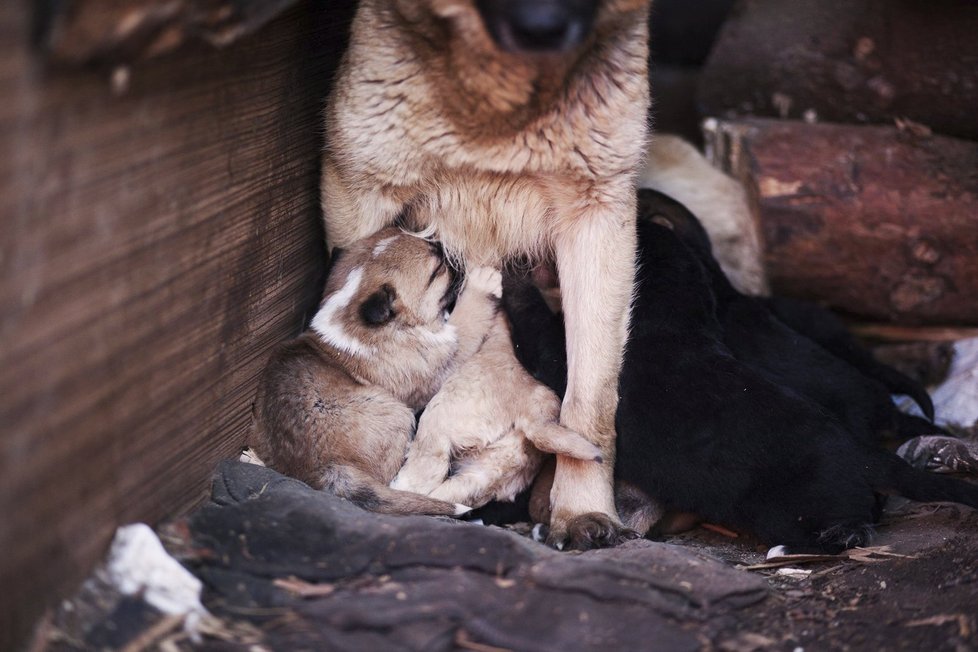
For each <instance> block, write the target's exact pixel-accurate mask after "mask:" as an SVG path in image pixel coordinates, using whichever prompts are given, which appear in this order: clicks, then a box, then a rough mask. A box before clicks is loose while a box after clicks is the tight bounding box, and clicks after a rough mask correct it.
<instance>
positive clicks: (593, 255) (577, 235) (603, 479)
mask: <svg viewBox="0 0 978 652" xmlns="http://www.w3.org/2000/svg"><path fill="white" fill-rule="evenodd" d="M621 185H623V186H625V187H626V189H627V190H628V192H627V193H625V192H617V193H615V194H614V195H612V197H617V198H620V200H615V199H610V200H609V199H608V195H607V194H606V195H605V199H604V200H600V199H598V200H595V201H591V202H590V203H589V204H588V205H587V206H583V207H580V206H577V207H574V206H571V207H570V208H571V210H570V211H569V212H563V211H562V212H561V215H562V219H561V228H560V229H559V231H558V233H557V235H556V238H555V242H554V244H555V249H556V255H557V271H558V275H559V277H560V288H561V300H562V302H563V307H564V320H565V325H566V329H567V372H568V384H567V392H566V394H565V396H564V402H563V405H562V407H561V413H560V421H561V424H562V425H563V426H565V427H567V428H570V429H571V430H573V431H575V432H578V433H580V434H581V435H583V436H584V437H585V438H587V439H588V440H590V441H591V442H592V443H594V444H596V445H597V446H598V447H599V448H600V449H601V455H602V457H603V460H604V461H603V463H598V462H595V461H583V460H575V459H573V458H570V457H565V456H558V458H557V470H556V475H555V477H554V485H553V489H552V490H551V494H550V498H551V508H552V515H551V521H550V535H549V537H548V541H549V543H551V544H552V545H555V546H557V547H567V548H571V549H578V550H583V549H588V548H593V547H604V546H613V545H617V544H619V543H621V542H622V541H624V540H625V539H628V538H633V537H634V536H635V534H634V533H633V532H631V531H629V530H626V529H625V528H623V527H622V525H621V522H620V521H619V518H618V514H617V512H616V511H615V497H614V486H613V485H614V460H615V410H616V409H617V406H618V374H619V371H620V368H621V359H622V352H623V349H624V345H625V339H626V334H627V330H628V313H629V306H630V302H631V297H632V288H633V284H634V276H635V246H636V234H635V211H636V206H635V194H634V191H633V190H632V189H631V188H630V187H629V186H628V184H624V183H623V184H621ZM623 195H627V198H626V197H625V196H623ZM593 196H594V195H592V197H593ZM574 212H576V214H573V213H574Z"/></svg>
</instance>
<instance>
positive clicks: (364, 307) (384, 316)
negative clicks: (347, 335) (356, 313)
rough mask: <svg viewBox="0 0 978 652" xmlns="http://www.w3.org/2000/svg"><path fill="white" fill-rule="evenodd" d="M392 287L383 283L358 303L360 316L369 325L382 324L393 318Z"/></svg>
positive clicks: (393, 294)
mask: <svg viewBox="0 0 978 652" xmlns="http://www.w3.org/2000/svg"><path fill="white" fill-rule="evenodd" d="M396 297H397V294H396V293H395V292H394V288H392V287H391V286H389V285H383V286H381V288H380V289H379V290H377V291H376V292H374V293H373V294H371V295H370V296H369V297H367V300H366V301H364V302H363V303H362V304H360V317H361V319H363V321H364V322H365V323H367V324H369V325H371V326H383V325H384V324H386V323H388V322H389V321H390V320H392V319H393V318H394V315H395V314H396V312H395V310H394V299H395V298H396Z"/></svg>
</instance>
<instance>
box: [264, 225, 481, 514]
mask: <svg viewBox="0 0 978 652" xmlns="http://www.w3.org/2000/svg"><path fill="white" fill-rule="evenodd" d="M454 288H455V284H454V282H453V276H452V274H451V272H450V270H449V267H448V265H447V264H446V262H445V259H444V256H443V255H442V254H441V252H440V250H439V249H438V247H436V246H435V245H432V244H431V243H429V242H427V241H425V240H422V239H420V238H417V237H414V236H410V235H407V234H404V233H402V232H401V231H400V230H398V229H393V228H390V229H385V230H383V231H381V232H379V233H377V234H375V235H374V236H373V237H370V238H367V239H365V240H363V241H360V242H357V243H355V244H354V245H353V246H352V247H350V248H349V250H347V251H345V252H344V253H343V254H342V255H340V256H339V257H338V259H337V260H336V261H335V262H334V265H333V268H332V269H331V271H330V275H329V280H328V281H327V284H326V290H325V293H324V300H323V303H322V305H321V307H320V309H319V312H318V313H317V314H316V316H315V317H314V318H313V320H312V324H311V327H310V329H309V330H308V331H306V332H305V333H303V334H302V335H300V336H299V337H298V338H296V339H294V340H292V341H290V342H287V343H285V344H284V345H283V346H281V347H280V349H279V350H278V351H276V353H275V354H274V355H273V357H272V359H271V361H270V362H269V363H268V365H267V366H266V368H265V370H264V372H263V373H262V376H261V379H260V380H259V386H258V393H257V397H256V400H255V409H254V441H253V446H254V448H255V452H256V453H257V455H258V456H259V457H260V458H261V460H262V461H263V462H264V463H265V464H267V465H268V466H270V467H272V468H274V469H276V470H278V471H280V472H282V473H284V474H286V475H290V476H292V477H295V478H298V479H299V480H302V481H303V482H306V483H307V484H309V485H310V486H312V487H315V488H317V489H328V490H330V491H332V492H334V493H336V494H337V495H339V496H342V497H344V498H347V499H348V500H350V501H352V502H354V503H356V504H357V505H359V506H361V507H363V508H365V509H370V510H373V511H378V512H385V513H392V514H414V513H423V514H443V515H459V514H462V513H464V512H466V511H468V508H467V507H466V506H463V505H456V504H452V503H449V502H445V501H441V500H436V499H434V498H430V497H427V496H420V495H417V494H413V493H409V492H403V491H395V490H393V489H390V488H389V487H388V484H389V483H390V481H391V480H392V479H393V478H394V476H395V474H396V473H397V471H398V469H399V468H400V467H401V464H402V462H403V461H404V456H405V454H406V453H407V449H408V445H409V444H410V441H411V437H412V435H413V432H414V426H415V417H414V414H415V412H416V411H417V410H419V409H420V408H421V407H423V406H424V405H425V404H426V403H427V402H428V401H429V400H430V399H431V397H432V396H433V395H434V394H435V392H437V391H438V389H439V388H440V387H441V384H442V382H443V381H444V379H445V378H446V377H447V376H448V375H449V374H450V373H451V372H452V371H453V369H454V365H455V361H456V359H457V358H459V357H461V358H462V359H464V358H468V357H470V356H471V355H472V353H473V352H474V351H475V350H476V349H477V348H478V346H479V345H480V344H481V343H482V339H483V335H484V333H485V331H486V329H487V328H488V326H487V324H488V323H489V322H490V321H491V320H492V319H493V317H494V315H495V312H496V308H495V305H494V303H493V302H492V301H489V300H488V299H487V290H486V289H485V288H480V287H478V285H477V284H475V283H469V284H467V286H466V288H465V290H464V291H463V292H462V293H461V296H459V297H458V302H457V309H456V311H454V312H453V315H452V317H449V316H448V312H447V311H448V308H449V306H450V304H451V303H452V302H453V301H454V300H455V295H456V294H457V292H456V290H455V289H454ZM456 316H457V317H456Z"/></svg>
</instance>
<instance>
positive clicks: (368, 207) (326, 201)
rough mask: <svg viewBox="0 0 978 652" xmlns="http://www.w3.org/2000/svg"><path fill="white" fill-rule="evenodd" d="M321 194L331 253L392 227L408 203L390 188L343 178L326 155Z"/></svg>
mask: <svg viewBox="0 0 978 652" xmlns="http://www.w3.org/2000/svg"><path fill="white" fill-rule="evenodd" d="M320 192H321V202H322V209H323V220H324V226H325V230H326V246H327V247H329V249H330V251H332V250H333V248H334V247H346V246H349V245H350V244H352V243H354V242H356V241H357V240H360V239H362V238H366V237H368V236H371V235H373V234H374V233H376V232H377V231H380V230H381V229H382V228H384V227H385V226H390V225H391V224H394V222H395V221H396V220H397V217H398V215H399V214H400V213H401V211H402V210H403V209H404V206H405V204H406V203H407V202H406V200H405V198H404V197H401V196H399V195H398V193H397V192H394V191H392V190H391V189H389V188H385V187H383V186H380V185H376V184H374V185H368V184H364V183H360V184H357V183H354V182H352V181H351V180H349V179H347V178H345V176H344V175H343V173H342V172H341V170H340V169H339V167H337V166H336V164H335V163H334V162H333V160H332V157H331V156H330V155H329V154H328V153H327V154H326V155H325V156H324V157H323V179H322V188H321V191H320Z"/></svg>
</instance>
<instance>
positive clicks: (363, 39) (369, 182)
mask: <svg viewBox="0 0 978 652" xmlns="http://www.w3.org/2000/svg"><path fill="white" fill-rule="evenodd" d="M648 4H649V1H648V0H553V1H552V2H521V1H519V0H496V1H494V2H488V1H481V0H478V1H477V0H361V2H360V4H359V7H358V11H357V15H356V17H355V19H354V23H353V28H352V36H351V42H350V46H349V49H348V51H347V53H346V55H345V58H344V61H343V63H342V65H341V69H340V71H339V73H338V77H337V79H336V82H335V85H334V91H333V95H332V97H331V98H330V102H329V107H328V109H327V113H326V132H327V148H326V153H325V158H324V171H323V185H322V192H323V209H324V212H325V215H326V233H327V241H328V243H329V244H330V246H341V247H342V246H345V245H347V244H349V243H350V242H354V241H356V240H357V239H359V238H362V237H364V236H367V235H369V234H371V233H373V232H375V231H377V230H378V229H380V228H383V227H384V226H386V225H389V224H391V223H393V221H394V220H395V219H396V217H397V216H398V214H399V213H400V212H401V211H402V209H403V208H404V207H405V206H407V205H412V206H413V208H414V210H415V221H414V223H415V225H416V226H417V227H419V228H425V229H427V230H428V232H430V233H431V234H433V235H435V236H436V237H437V238H438V239H439V240H440V241H441V242H442V243H443V244H444V245H445V247H446V249H447V250H448V252H449V253H450V254H452V255H455V256H458V257H460V258H462V259H463V260H464V261H465V262H466V264H467V265H469V266H471V265H486V264H488V265H491V266H498V265H499V264H500V262H501V261H503V260H506V259H508V258H510V257H514V256H518V255H526V256H530V257H531V258H537V259H539V258H541V257H544V256H545V255H549V254H551V253H552V254H553V255H554V257H555V259H556V264H557V269H558V273H559V276H560V284H561V292H562V301H563V307H564V312H565V319H566V322H567V336H568V337H567V340H568V345H567V346H568V362H569V374H568V375H569V384H568V390H567V393H566V397H565V399H564V403H563V406H562V409H561V415H560V420H561V423H562V424H563V425H564V426H566V427H567V428H569V429H571V430H573V431H576V432H579V433H581V434H582V435H584V436H585V437H586V438H588V439H589V440H590V441H592V442H593V443H594V444H596V445H597V446H599V447H600V449H601V451H602V457H603V458H604V460H605V463H604V464H596V463H594V462H585V461H579V460H573V459H571V458H567V457H561V458H559V460H558V465H557V472H556V478H555V482H554V487H553V491H552V494H551V501H552V503H553V512H552V519H551V535H550V542H551V543H553V544H561V543H563V542H565V541H568V540H569V545H570V547H574V548H585V547H590V546H599V545H614V544H616V543H618V542H619V541H621V540H622V538H623V535H625V534H626V533H625V532H624V531H623V530H622V528H621V524H620V522H619V519H618V516H617V514H616V512H615V504H614V494H613V491H612V472H613V467H614V464H613V462H614V440H615V421H614V417H615V408H616V405H617V400H618V399H617V379H618V371H619V368H620V365H621V354H622V348H623V345H624V341H625V334H626V331H627V327H628V307H629V301H630V297H631V293H632V284H633V277H634V264H635V263H634V252H635V238H636V236H635V228H634V223H635V214H636V212H635V174H636V170H637V168H638V167H639V166H640V164H641V162H642V159H643V156H644V152H645V142H646V135H647V127H646V123H647V112H648V104H649V89H648V75H647V66H648V64H647V58H648V45H647V39H648V34H647V31H648V27H647V23H648Z"/></svg>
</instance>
